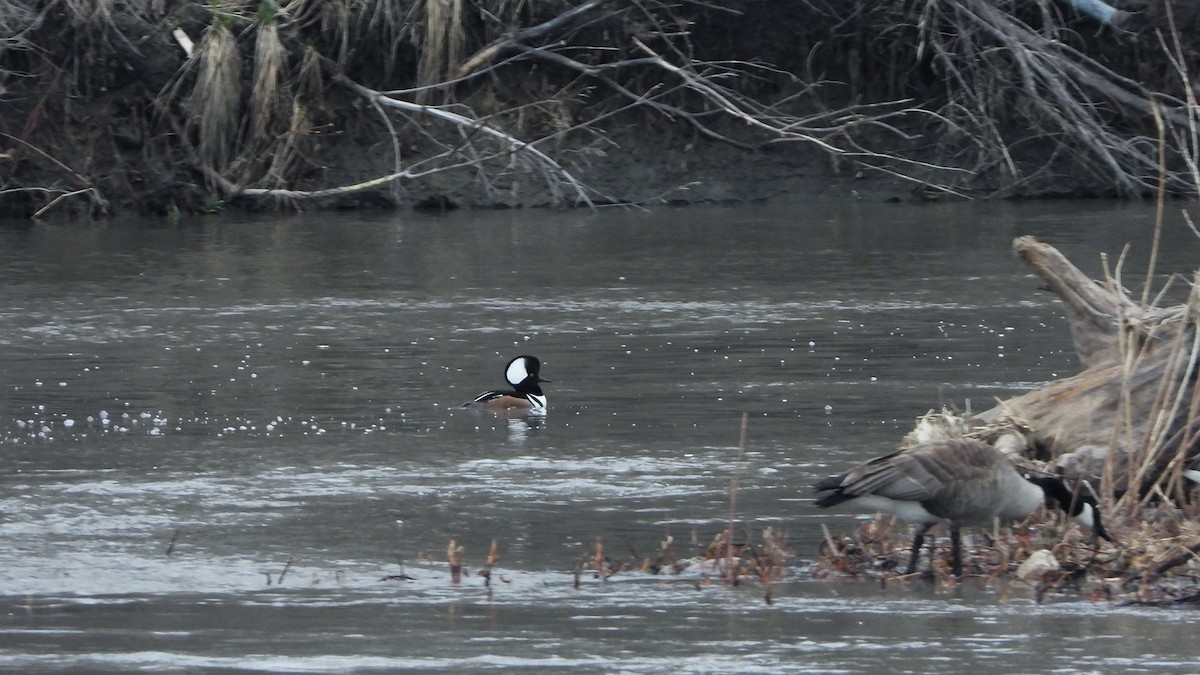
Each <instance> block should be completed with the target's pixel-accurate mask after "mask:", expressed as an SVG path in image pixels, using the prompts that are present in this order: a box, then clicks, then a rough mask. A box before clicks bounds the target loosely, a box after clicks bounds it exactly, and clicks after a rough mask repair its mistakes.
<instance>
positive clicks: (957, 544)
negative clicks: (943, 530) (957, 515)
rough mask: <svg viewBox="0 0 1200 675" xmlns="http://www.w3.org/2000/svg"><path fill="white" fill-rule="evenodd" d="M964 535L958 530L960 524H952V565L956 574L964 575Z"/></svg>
mask: <svg viewBox="0 0 1200 675" xmlns="http://www.w3.org/2000/svg"><path fill="white" fill-rule="evenodd" d="M961 544H962V535H961V534H960V533H959V531H958V525H951V526H950V547H951V549H952V550H951V566H952V568H953V569H954V576H956V577H962V546H961Z"/></svg>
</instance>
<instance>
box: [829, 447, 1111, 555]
mask: <svg viewBox="0 0 1200 675" xmlns="http://www.w3.org/2000/svg"><path fill="white" fill-rule="evenodd" d="M815 487H816V489H817V490H818V491H821V492H825V494H824V495H822V496H821V497H819V498H818V499H817V501H816V505H817V506H819V507H822V508H827V507H830V506H836V505H838V504H842V503H851V504H852V505H853V506H854V507H855V508H859V509H862V510H868V511H882V512H885V513H891V514H893V515H895V516H897V517H899V518H900V519H902V520H905V521H907V522H910V523H913V524H915V525H917V526H918V527H917V532H916V535H915V536H914V537H913V548H912V557H911V559H910V561H909V571H912V570H913V569H915V567H916V563H917V555H918V553H919V552H920V549H921V545H922V544H923V543H924V537H925V533H926V532H927V531H928V530H929V528H931V527H933V526H934V525H936V524H937V523H945V524H946V525H947V526H949V528H950V538H951V542H952V545H953V547H954V550H953V566H954V573H955V574H956V575H961V574H962V563H961V558H960V552H959V539H960V533H959V530H960V528H961V527H962V526H963V525H987V524H990V523H991V522H992V519H994V518H1004V519H1010V520H1011V519H1021V518H1025V517H1027V516H1029V514H1031V513H1033V512H1034V511H1035V510H1037V508H1038V507H1039V506H1041V505H1042V504H1044V503H1045V501H1046V497H1047V496H1050V497H1053V498H1054V499H1055V500H1056V501H1057V502H1058V503H1059V506H1060V507H1061V508H1062V509H1063V510H1064V511H1066V512H1068V513H1070V514H1071V515H1072V516H1074V518H1075V520H1076V522H1079V523H1080V524H1082V525H1085V526H1087V527H1090V528H1092V529H1093V531H1094V532H1095V533H1096V534H1097V535H1099V536H1102V537H1104V538H1105V539H1110V537H1109V536H1108V533H1107V532H1106V531H1105V530H1104V528H1103V526H1102V525H1101V524H1100V517H1099V513H1098V512H1097V510H1096V508H1095V501H1094V500H1092V499H1091V498H1090V497H1078V498H1077V497H1076V496H1075V495H1072V494H1071V492H1070V490H1068V489H1067V487H1066V485H1064V484H1063V482H1062V481H1061V480H1059V479H1057V478H1049V477H1037V478H1026V477H1025V476H1022V475H1021V474H1020V473H1018V472H1017V469H1016V467H1014V466H1013V464H1012V462H1011V461H1009V459H1008V457H1006V456H1005V455H1004V453H1002V452H1000V451H999V450H997V449H996V448H994V447H992V446H991V445H988V444H987V443H983V442H980V441H974V440H969V439H958V440H950V441H936V442H932V443H925V444H922V445H918V446H915V447H912V448H908V449H906V450H900V451H897V452H893V453H891V454H888V455H883V456H882V457H876V458H875V459H872V460H868V461H866V462H864V463H862V464H860V465H858V466H856V467H854V468H853V469H851V470H850V471H848V472H846V473H844V474H842V475H840V476H831V477H829V478H826V479H824V480H822V481H820V482H818V483H817V484H816V486H815Z"/></svg>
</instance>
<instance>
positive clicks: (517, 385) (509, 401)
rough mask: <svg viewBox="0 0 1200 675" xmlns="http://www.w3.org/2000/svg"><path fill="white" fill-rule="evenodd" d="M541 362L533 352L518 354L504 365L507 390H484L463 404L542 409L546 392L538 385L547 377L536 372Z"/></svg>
mask: <svg viewBox="0 0 1200 675" xmlns="http://www.w3.org/2000/svg"><path fill="white" fill-rule="evenodd" d="M541 369H542V362H541V361H538V358H537V357H536V356H529V355H527V354H522V355H521V356H518V357H517V358H515V359H513V360H512V361H509V362H508V365H507V366H505V367H504V379H505V380H507V381H508V383H509V384H510V385H512V387H513V388H512V389H511V390H499V389H494V390H492V391H485V392H483V393H482V394H480V395H479V396H476V397H475V400H473V401H470V402H467V403H464V404H463V406H462V407H464V408H480V409H484V410H510V409H525V410H529V411H530V412H545V411H546V395H545V394H543V393H542V388H541V387H540V386H538V385H539V383H541V382H549V381H550V380H547V379H544V378H542V377H541V376H540V375H539V374H538V373H539V371H541Z"/></svg>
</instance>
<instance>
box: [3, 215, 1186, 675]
mask: <svg viewBox="0 0 1200 675" xmlns="http://www.w3.org/2000/svg"><path fill="white" fill-rule="evenodd" d="M1152 222H1153V210H1152V209H1138V208H1135V207H1111V208H1108V207H1103V206H1102V205H1098V204H1087V205H1084V207H1083V208H1081V207H1080V206H1079V205H1065V206H1061V205H1053V204H1039V205H1014V204H1000V205H985V206H982V207H978V206H950V207H947V208H942V207H938V208H936V209H931V208H908V207H903V208H900V207H895V206H888V207H886V208H879V207H872V206H869V205H854V204H847V205H821V206H820V207H815V206H811V205H806V206H805V207H804V208H796V207H784V208H776V207H764V208H744V207H743V208H714V209H689V210H686V211H674V210H672V211H658V212H650V213H643V212H636V213H634V212H629V213H627V212H613V211H602V212H597V213H568V214H558V213H539V212H533V213H531V212H501V213H490V214H480V213H458V214H448V215H445V216H436V217H431V216H415V215H410V214H405V215H401V216H397V215H395V214H372V215H366V216H363V215H361V214H335V215H331V214H320V215H312V216H298V217H297V216H285V217H275V216H273V217H271V218H269V219H260V218H250V219H245V220H237V221H234V220H230V221H213V222H204V223H197V224H187V225H181V226H172V227H157V226H156V227H141V226H138V225H137V224H124V225H122V226H115V225H114V226H107V227H105V226H101V227H79V226H74V225H38V226H36V227H33V228H24V229H3V230H0V272H2V274H0V289H3V291H4V297H5V303H4V305H3V306H2V307H0V348H2V349H0V373H2V382H0V384H3V387H2V388H0V420H2V421H3V425H2V426H0V447H2V448H3V466H4V467H5V468H6V471H5V472H4V473H3V477H2V480H3V489H2V491H0V513H2V514H3V516H2V517H0V541H3V542H4V546H3V547H0V598H2V599H3V600H4V601H5V602H6V603H7V604H8V607H9V611H8V612H7V613H6V614H5V617H6V618H5V619H4V620H3V621H2V622H0V632H2V633H3V636H4V639H3V641H2V643H0V644H2V645H3V646H0V667H5V668H12V669H24V670H28V669H50V668H55V669H60V668H65V669H78V670H124V669H135V668H138V669H152V668H153V669H160V668H161V669H182V670H187V669H199V668H208V667H218V668H231V669H245V668H256V669H273V670H311V671H342V670H348V669H352V668H383V669H399V668H414V669H416V668H421V669H433V668H440V669H447V670H448V669H453V670H456V671H463V670H482V669H485V668H486V669H491V668H498V667H515V668H529V669H532V668H546V669H551V670H553V669H560V668H566V667H581V668H586V669H592V670H606V671H622V672H650V671H655V670H662V669H670V670H673V671H678V672H686V671H696V672H701V671H703V672H711V671H712V670H716V669H720V670H728V671H730V672H755V671H765V672H782V671H787V670H803V669H815V670H862V669H866V668H878V666H879V663H880V661H879V658H880V657H879V654H881V653H887V654H888V663H889V665H892V666H894V667H895V669H897V670H918V669H919V670H922V671H923V670H927V669H928V667H929V662H928V659H929V658H930V653H931V651H932V650H936V653H937V656H938V659H939V662H938V665H939V666H942V665H943V664H944V669H946V670H959V669H965V668H968V667H978V665H980V664H983V665H986V666H992V667H996V668H1003V669H1005V670H1006V671H1033V670H1037V671H1039V672H1040V671H1042V670H1046V669H1064V670H1075V669H1096V670H1112V669H1117V668H1121V669H1128V668H1135V669H1136V668H1142V667H1147V665H1148V664H1153V666H1154V667H1155V668H1156V669H1174V670H1179V671H1188V670H1190V669H1192V668H1193V666H1192V665H1191V662H1192V660H1193V655H1191V654H1190V653H1188V652H1187V649H1186V648H1187V645H1188V644H1190V643H1189V638H1188V636H1189V635H1190V634H1191V633H1194V632H1195V629H1196V625H1195V623H1196V622H1195V620H1193V619H1192V618H1191V617H1190V615H1179V614H1163V613H1159V612H1145V611H1141V610H1136V609H1131V608H1114V607H1110V606H1106V605H1100V606H1092V605H1083V604H1078V603H1074V602H1061V601H1059V602H1057V603H1051V604H1049V605H1047V606H1041V607H1038V606H1035V605H1034V604H1033V602H1032V600H1031V594H1030V593H1028V592H1027V590H1025V589H1023V588H1022V587H1021V586H1020V585H1017V584H1012V585H1005V586H1002V587H988V588H982V587H981V588H971V587H965V588H964V589H962V590H960V592H959V593H958V594H957V595H949V594H946V593H944V592H942V591H941V590H939V589H937V588H932V589H930V588H925V587H922V586H919V585H915V586H894V587H889V588H887V589H880V588H878V587H875V586H873V585H869V584H863V585H857V584H836V585H834V584H815V583H809V582H806V581H804V579H803V577H802V575H801V574H800V571H799V570H793V574H794V576H792V577H791V578H789V579H787V580H784V581H782V582H781V583H780V584H778V587H777V588H776V589H775V596H776V602H775V604H773V605H770V606H768V605H766V604H765V603H763V602H762V598H761V595H760V592H759V590H757V589H752V588H747V589H737V590H731V589H726V588H722V587H721V586H720V585H718V584H708V583H703V582H700V581H697V580H696V579H690V580H688V582H687V583H672V582H663V581H662V580H659V579H650V580H646V579H644V578H641V579H639V578H638V577H637V575H628V576H627V578H621V577H620V576H618V577H617V578H614V579H613V580H610V581H608V582H603V581H600V580H598V579H590V578H586V575H585V577H584V578H583V580H582V583H581V584H580V587H579V588H576V587H575V583H574V578H575V571H576V570H577V569H578V568H579V567H580V564H581V561H585V562H586V561H588V560H590V558H591V556H592V555H593V553H594V547H595V545H596V542H597V541H598V540H601V541H603V542H604V544H605V547H606V551H607V553H608V554H609V555H610V556H612V557H613V558H615V559H619V560H631V561H635V562H636V561H640V560H641V559H643V558H645V557H647V556H648V555H651V554H652V553H654V552H656V551H657V550H658V549H659V547H660V545H661V542H662V541H663V540H664V539H665V538H666V537H673V538H674V541H675V542H676V545H677V547H678V549H679V551H680V553H681V555H685V554H691V553H692V552H695V551H698V550H701V549H703V547H704V545H705V544H707V543H708V542H709V541H711V538H712V536H713V535H714V533H715V532H718V531H719V530H720V529H721V528H723V527H725V525H726V524H727V522H728V520H729V517H730V489H731V485H733V479H734V477H735V475H736V476H737V477H738V486H739V487H738V491H737V503H736V513H735V518H736V519H737V520H738V521H739V523H740V524H741V527H742V528H743V529H745V530H746V531H747V532H749V533H751V534H753V533H754V532H757V531H761V529H762V527H765V526H767V525H770V526H772V527H773V528H774V529H776V530H777V531H780V532H783V533H785V534H786V538H787V542H788V545H789V546H791V547H792V548H794V549H795V550H796V551H797V552H798V554H799V556H800V557H801V558H804V557H811V556H812V555H814V554H815V550H816V546H817V544H818V542H819V540H820V538H821V536H822V535H821V529H820V528H821V525H822V524H825V525H828V526H830V527H831V528H834V529H836V528H837V527H838V526H839V525H841V526H843V527H849V526H850V525H851V524H852V522H853V521H852V520H851V518H850V517H848V516H847V517H844V518H845V519H844V520H843V521H840V523H839V521H837V520H836V519H835V518H831V517H829V516H827V515H825V514H818V513H816V512H815V509H813V508H812V507H811V505H810V504H809V501H810V498H811V495H810V494H809V492H808V490H807V486H808V485H809V484H810V483H811V482H812V480H813V478H814V477H815V476H819V475H824V474H826V473H828V472H830V471H831V470H832V469H834V468H836V467H841V466H846V465H847V464H849V463H850V462H853V461H855V460H861V459H864V458H866V457H868V456H873V455H876V454H879V452H881V451H882V450H884V449H886V448H887V447H890V446H891V445H892V444H894V442H895V440H896V439H897V438H899V437H900V436H902V435H903V433H904V432H906V431H907V430H908V429H909V428H910V426H911V423H912V419H913V418H914V417H916V416H917V415H920V414H922V413H924V412H925V410H927V409H929V408H933V407H937V406H938V405H941V404H942V403H953V404H956V405H959V406H963V405H965V404H966V401H967V400H968V399H970V400H971V401H972V403H973V404H974V405H976V406H987V405H990V402H991V400H992V398H993V397H995V396H1006V395H1010V394H1011V393H1013V392H1014V391H1020V390H1023V389H1027V388H1029V387H1033V386H1036V385H1037V383H1039V382H1042V381H1045V380H1046V379H1050V378H1052V377H1056V376H1058V375H1059V374H1062V373H1067V372H1071V371H1072V370H1073V369H1074V368H1075V362H1074V358H1073V356H1072V354H1071V350H1070V341H1069V336H1068V335H1067V334H1066V331H1065V326H1064V323H1063V321H1062V318H1061V308H1060V307H1059V306H1058V304H1057V301H1056V300H1055V299H1054V298H1053V297H1052V296H1050V295H1048V294H1045V293H1040V292H1038V291H1037V283H1036V282H1035V281H1034V280H1032V279H1030V278H1028V276H1027V274H1026V272H1025V271H1024V270H1023V269H1022V268H1021V267H1020V266H1019V264H1018V263H1017V262H1016V261H1015V260H1013V259H1012V258H1011V256H1010V255H1009V245H1010V242H1011V239H1012V237H1014V236H1016V235H1019V234H1030V233H1031V234H1034V235H1037V236H1039V237H1042V238H1044V239H1047V240H1049V241H1051V242H1052V243H1054V244H1055V245H1057V246H1059V247H1060V248H1061V249H1062V250H1064V252H1066V253H1067V254H1068V255H1071V256H1072V257H1073V258H1074V259H1075V260H1076V261H1077V262H1078V263H1079V264H1080V266H1081V267H1083V268H1084V270H1085V271H1087V272H1089V273H1094V272H1098V270H1099V257H1098V253H1099V252H1101V251H1108V252H1110V253H1113V252H1116V251H1119V250H1120V249H1121V247H1123V245H1124V244H1125V242H1126V241H1129V240H1133V241H1135V242H1138V241H1144V240H1145V238H1144V233H1146V232H1149V229H1148V228H1149V224H1150V223H1152ZM1176 226H1179V227H1176ZM1167 242H1168V245H1167V246H1165V247H1164V249H1163V251H1162V257H1161V258H1160V260H1159V262H1158V265H1159V270H1160V271H1161V272H1164V273H1165V272H1168V271H1186V270H1189V269H1191V267H1192V266H1193V265H1194V261H1195V260H1196V259H1197V256H1196V253H1197V249H1198V248H1200V247H1198V246H1197V245H1196V242H1195V240H1194V237H1192V236H1191V234H1190V233H1189V232H1186V231H1185V229H1184V227H1183V226H1182V224H1181V223H1168V236H1167ZM530 250H535V251H537V254H538V255H537V257H538V260H539V261H540V262H539V264H537V265H535V266H532V267H531V266H530V265H529V264H527V260H528V253H529V251H530ZM1148 259H1149V255H1148V250H1147V249H1146V248H1143V247H1138V246H1135V247H1134V248H1133V249H1132V251H1131V254H1130V256H1129V258H1128V260H1127V261H1126V263H1125V270H1126V272H1125V273H1126V275H1127V276H1126V278H1127V279H1133V278H1138V277H1139V275H1140V274H1142V273H1144V270H1145V265H1146V261H1147V260H1148ZM519 353H536V354H539V355H540V356H542V357H543V358H544V359H545V360H546V363H547V365H546V368H547V371H548V372H549V369H550V368H551V367H552V368H553V373H554V379H555V380H556V383H555V385H554V391H553V392H552V394H553V396H551V400H550V411H549V413H548V414H547V415H546V416H544V417H542V416H513V417H496V416H491V415H479V414H476V413H473V412H471V411H464V410H461V409H459V408H458V406H459V405H460V404H461V403H462V401H464V400H468V399H470V398H471V397H473V396H474V395H475V394H476V393H477V392H478V389H479V384H480V382H488V381H491V380H492V379H493V378H494V372H495V370H496V364H497V363H504V362H505V360H506V359H508V358H511V355H512V354H519ZM560 374H561V375H560ZM743 412H748V413H750V417H749V420H750V421H749V428H748V431H749V437H748V445H747V448H746V449H745V453H744V457H743V459H742V461H741V462H740V463H739V461H738V457H739V448H738V440H739V432H740V420H741V415H742V413H743ZM175 533H178V534H177V535H176V534H175ZM450 539H454V540H455V541H457V542H459V543H460V544H461V545H462V546H464V547H465V548H466V551H467V553H466V555H467V564H468V567H469V569H470V570H471V571H477V570H478V569H479V568H480V567H481V566H482V565H483V564H484V562H485V558H486V555H487V552H488V550H489V549H490V546H491V542H492V540H493V539H494V540H496V541H497V542H498V546H499V547H500V552H501V553H500V561H499V563H498V566H497V568H496V572H495V576H494V577H493V585H492V586H491V587H489V588H485V587H484V586H483V585H482V580H481V578H480V577H478V576H477V575H474V574H469V575H468V576H467V577H466V579H465V580H464V582H463V583H462V584H459V585H457V586H455V585H451V584H449V583H448V581H447V573H446V568H445V564H444V563H443V562H442V560H443V559H444V551H445V550H446V546H447V542H448V541H449V540H450ZM172 541H174V546H173V547H171V548H172V550H171V552H170V553H169V554H168V553H167V550H168V547H169V544H170V543H171V542H172ZM289 561H290V564H289ZM285 567H287V569H288V570H289V571H288V573H287V575H286V576H285V578H284V580H283V583H271V584H268V583H267V581H266V579H267V574H265V572H269V573H270V574H271V577H272V578H275V579H277V578H278V576H279V573H280V571H281V570H282V569H284V568H285ZM398 571H403V572H404V574H405V575H406V576H408V577H410V578H409V579H407V580H393V581H381V579H384V578H385V577H388V576H396V575H397V572H398ZM1005 583H1006V584H1007V583H1008V582H1005ZM897 616H902V617H903V621H897V620H896V617H897ZM1031 635H1036V636H1043V637H1041V638H1040V639H1036V640H1034V641H1033V642H1034V644H1032V645H1031V639H1030V636H1031ZM248 655H250V656H248ZM1143 655H1152V656H1143Z"/></svg>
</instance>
